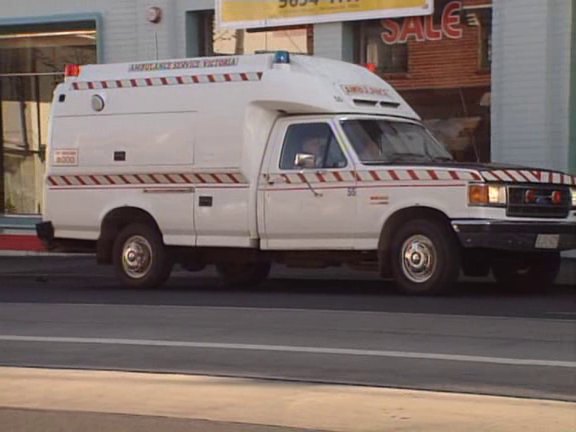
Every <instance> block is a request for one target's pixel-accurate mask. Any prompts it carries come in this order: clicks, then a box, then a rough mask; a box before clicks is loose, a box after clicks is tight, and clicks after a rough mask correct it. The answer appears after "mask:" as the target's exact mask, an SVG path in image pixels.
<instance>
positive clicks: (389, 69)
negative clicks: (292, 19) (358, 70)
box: [357, 0, 492, 161]
mask: <svg viewBox="0 0 576 432" xmlns="http://www.w3.org/2000/svg"><path fill="white" fill-rule="evenodd" d="M491 3H492V2H491V0H437V1H436V2H435V4H434V10H435V12H434V14H433V15H430V16H424V17H406V18H400V19H384V20H370V21H363V22H361V23H359V24H358V27H359V31H358V35H359V36H358V40H357V52H358V54H359V55H358V61H359V62H360V63H363V64H368V63H372V64H374V65H375V66H376V73H378V74H379V75H380V76H382V78H384V79H385V80H387V81H388V82H389V83H390V84H392V85H393V86H394V87H395V88H396V89H397V90H398V91H399V92H400V94H401V95H402V96H403V97H404V98H405V99H406V100H407V102H408V103H409V104H410V105H411V106H412V107H413V108H414V109H415V110H416V111H417V112H418V114H420V116H421V117H422V118H423V120H424V122H425V123H426V124H427V125H428V127H429V128H430V129H431V130H432V132H433V133H434V135H435V136H436V137H437V138H438V139H439V140H440V141H441V142H443V143H444V144H445V145H446V147H447V149H448V150H449V151H450V152H451V153H452V155H453V156H454V158H455V159H457V160H461V161H489V160H490V157H491V156H490V100H491V97H490V85H491V75H490V64H491V40H492V15H491V12H492V4H491Z"/></svg>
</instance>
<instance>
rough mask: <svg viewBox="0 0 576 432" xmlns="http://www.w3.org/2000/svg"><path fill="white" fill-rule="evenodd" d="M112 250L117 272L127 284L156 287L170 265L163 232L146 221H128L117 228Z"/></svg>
mask: <svg viewBox="0 0 576 432" xmlns="http://www.w3.org/2000/svg"><path fill="white" fill-rule="evenodd" d="M112 254H113V258H112V259H113V264H114V268H115V270H116V275H117V277H118V279H119V280H120V282H121V283H122V284H123V285H124V286H127V287H129V288H140V289H151V288H158V287H160V286H161V285H162V284H163V283H164V282H166V279H168V277H169V276H170V272H171V271H172V267H173V262H172V259H171V257H170V256H169V254H168V252H167V250H166V247H165V246H164V242H163V241H162V236H161V235H160V233H159V232H158V230H156V229H155V228H153V227H151V226H149V225H146V224H131V225H128V226H127V227H126V228H124V229H123V230H122V231H120V233H119V234H118V236H117V237H116V239H115V241H114V246H113V252H112Z"/></svg>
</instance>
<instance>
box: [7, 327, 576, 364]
mask: <svg viewBox="0 0 576 432" xmlns="http://www.w3.org/2000/svg"><path fill="white" fill-rule="evenodd" d="M0 341H6V342H38V343H69V344H97V345H127V346H145V347H169V348H203V349H221V350H242V351H274V352H285V353H300V354H328V355H349V356H363V357H390V358H405V359H416V360H442V361H456V362H472V363H490V364H499V365H513V366H546V367H562V368H571V369H574V368H576V362H574V361H561V360H537V359H514V358H505V357H486V356H472V355H461V354H439V353H419V352H404V351H385V350H365V349H352V348H323V347H306V346H289V345H259V344H239V343H216V342H191V341H169V340H154V339H116V338H79V337H52V336H15V335H0Z"/></svg>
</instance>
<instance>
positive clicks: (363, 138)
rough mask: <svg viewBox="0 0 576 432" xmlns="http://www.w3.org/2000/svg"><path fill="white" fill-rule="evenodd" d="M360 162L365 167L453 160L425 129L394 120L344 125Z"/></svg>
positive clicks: (356, 122) (344, 122)
mask: <svg viewBox="0 0 576 432" xmlns="http://www.w3.org/2000/svg"><path fill="white" fill-rule="evenodd" d="M341 124H342V128H343V129H344V132H345V133H346V135H347V136H348V140H349V141H350V143H351V144H352V147H354V151H355V152H356V154H357V155H358V158H359V159H360V161H361V162H362V163H365V164H387V163H396V162H437V161H451V160H452V156H451V155H450V153H449V152H448V150H446V149H445V148H444V147H443V146H442V145H441V144H440V143H439V142H438V141H436V140H435V139H434V138H433V137H432V135H431V134H430V133H429V132H428V131H427V130H426V129H425V128H424V127H422V126H420V125H417V124H414V123H406V122H400V121H390V120H374V119H370V120H368V119H363V120H359V119H355V120H343V121H342V122H341Z"/></svg>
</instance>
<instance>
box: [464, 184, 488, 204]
mask: <svg viewBox="0 0 576 432" xmlns="http://www.w3.org/2000/svg"><path fill="white" fill-rule="evenodd" d="M468 202H469V203H470V204H480V205H486V204H488V202H489V201H488V188H487V187H486V186H485V185H471V186H470V187H469V188H468Z"/></svg>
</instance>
